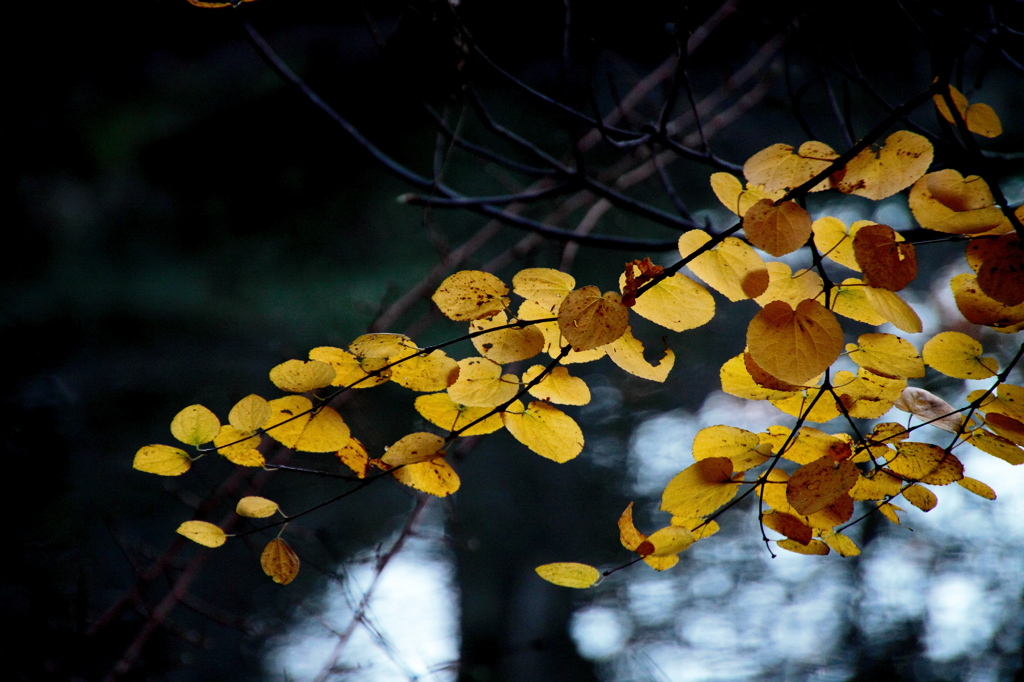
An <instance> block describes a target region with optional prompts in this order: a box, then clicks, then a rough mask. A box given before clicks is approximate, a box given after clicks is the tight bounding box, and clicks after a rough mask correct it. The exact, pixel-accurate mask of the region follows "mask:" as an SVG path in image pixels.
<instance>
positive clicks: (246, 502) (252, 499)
mask: <svg viewBox="0 0 1024 682" xmlns="http://www.w3.org/2000/svg"><path fill="white" fill-rule="evenodd" d="M277 510H278V506H277V502H274V501H273V500H268V499H267V498H265V497H258V496H256V495H249V496H247V497H243V498H242V499H240V500H239V501H238V504H236V505H235V513H236V514H238V515H239V516H245V517H248V518H250V519H265V518H267V517H268V516H273V515H274V514H276V513H277Z"/></svg>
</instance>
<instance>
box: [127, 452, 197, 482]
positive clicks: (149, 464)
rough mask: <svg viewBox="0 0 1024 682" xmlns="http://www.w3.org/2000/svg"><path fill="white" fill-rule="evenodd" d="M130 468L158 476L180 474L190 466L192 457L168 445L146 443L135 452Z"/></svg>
mask: <svg viewBox="0 0 1024 682" xmlns="http://www.w3.org/2000/svg"><path fill="white" fill-rule="evenodd" d="M132 468H133V469H138V470H139V471H144V472H146V473H147V474H156V475H158V476H180V475H182V474H183V473H185V472H186V471H188V470H189V469H190V468H192V458H191V457H189V456H188V453H187V452H185V451H184V450H181V449H179V448H174V447H171V446H170V445H146V446H143V447H141V448H139V450H138V452H136V453H135V459H134V460H133V461H132Z"/></svg>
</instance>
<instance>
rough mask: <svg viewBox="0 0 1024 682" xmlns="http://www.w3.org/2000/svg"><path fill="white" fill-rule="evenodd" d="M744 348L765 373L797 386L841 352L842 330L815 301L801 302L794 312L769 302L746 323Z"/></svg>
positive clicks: (817, 372)
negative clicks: (745, 345)
mask: <svg viewBox="0 0 1024 682" xmlns="http://www.w3.org/2000/svg"><path fill="white" fill-rule="evenodd" d="M747 347H748V349H749V352H750V356H751V357H752V358H753V359H754V362H756V363H757V365H758V366H759V367H761V368H762V369H764V370H765V371H766V372H768V373H769V374H771V375H772V376H775V377H777V378H779V379H782V380H783V381H785V382H788V383H791V384H800V383H803V382H805V381H807V380H808V379H812V378H814V377H816V376H818V375H819V374H821V373H822V372H824V371H825V370H826V369H828V368H829V367H831V366H832V363H833V362H835V361H836V358H838V357H839V353H840V352H842V350H843V330H842V327H840V326H839V322H838V321H836V317H835V315H833V314H832V312H831V311H829V310H828V309H826V308H825V307H824V306H823V305H821V304H820V303H818V302H817V301H813V300H805V301H801V302H800V304H799V305H797V307H796V310H794V309H793V308H791V307H790V306H789V304H788V303H783V302H782V301H773V302H771V303H769V304H768V305H766V306H765V307H764V308H762V309H761V311H760V312H759V313H758V314H757V315H755V316H754V319H752V320H751V321H750V325H749V326H748V327H747Z"/></svg>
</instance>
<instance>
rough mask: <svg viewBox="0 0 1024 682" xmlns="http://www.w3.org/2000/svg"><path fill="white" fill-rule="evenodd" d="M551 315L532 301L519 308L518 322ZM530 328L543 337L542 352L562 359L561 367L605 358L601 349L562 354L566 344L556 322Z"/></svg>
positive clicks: (571, 351) (539, 324)
mask: <svg viewBox="0 0 1024 682" xmlns="http://www.w3.org/2000/svg"><path fill="white" fill-rule="evenodd" d="M551 315H552V313H551V311H549V310H546V309H545V308H543V307H541V306H540V305H539V304H537V303H534V302H533V301H529V300H527V301H523V304H522V305H521V306H519V315H518V317H519V319H520V320H537V319H544V318H550V317H551ZM531 326H532V327H533V328H535V329H537V330H538V331H539V332H540V333H541V334H542V335H543V336H544V352H545V353H547V354H548V355H549V356H551V357H552V358H562V359H561V360H560V361H559V362H560V363H561V364H563V365H572V364H576V363H583V362H593V361H594V360H599V359H601V358H603V357H604V356H605V352H604V349H603V348H592V349H590V350H584V351H575V350H572V349H571V348H570V349H569V353H568V354H563V353H562V349H563V348H565V347H566V346H567V345H568V343H567V342H566V340H565V338H564V337H563V336H562V331H561V330H560V329H559V327H558V322H557V321H553V322H540V323H536V324H533V325H531Z"/></svg>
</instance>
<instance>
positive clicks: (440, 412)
mask: <svg viewBox="0 0 1024 682" xmlns="http://www.w3.org/2000/svg"><path fill="white" fill-rule="evenodd" d="M415 407H416V411H417V412H419V413H420V415H421V416H422V417H423V418H424V419H426V420H427V421H429V422H430V423H431V424H434V425H435V426H440V427H441V428H442V429H447V430H448V431H458V430H459V429H461V428H462V427H464V426H466V425H467V424H472V423H473V422H475V421H476V420H477V419H480V418H481V417H484V416H485V415H487V414H489V413H490V412H491V411H492V410H493V409H494V408H492V407H468V406H466V405H460V404H458V403H456V402H453V401H452V399H451V398H450V397H449V396H448V394H447V393H431V394H430V395H421V396H420V397H418V398H416V402H415ZM502 426H504V424H503V423H502V421H501V415H500V414H499V413H497V412H495V413H494V414H491V415H490V416H489V417H487V418H486V419H484V420H483V421H481V422H479V423H477V424H474V425H473V426H471V427H469V428H468V429H466V430H465V431H463V432H462V433H460V434H459V435H460V436H463V437H466V436H482V435H484V434H487V433H494V432H495V431H497V430H498V429H500V428H501V427H502Z"/></svg>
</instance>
